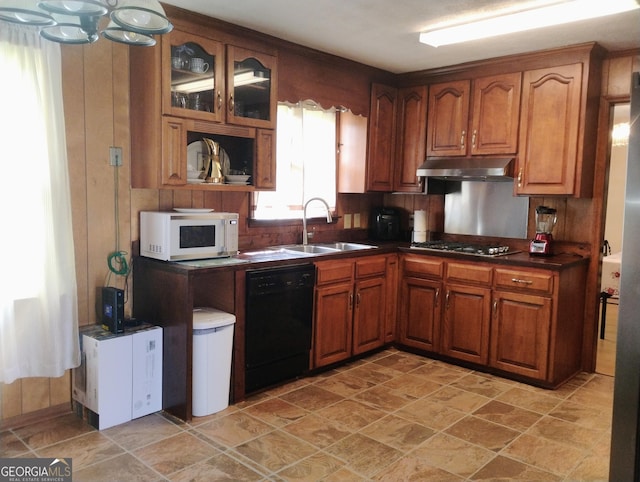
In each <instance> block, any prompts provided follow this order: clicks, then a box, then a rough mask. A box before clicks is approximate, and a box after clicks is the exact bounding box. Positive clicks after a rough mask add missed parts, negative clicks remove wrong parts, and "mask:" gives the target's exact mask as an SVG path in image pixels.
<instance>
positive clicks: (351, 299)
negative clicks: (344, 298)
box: [349, 293, 353, 310]
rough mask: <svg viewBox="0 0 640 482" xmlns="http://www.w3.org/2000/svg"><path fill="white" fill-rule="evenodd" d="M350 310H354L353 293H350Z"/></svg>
mask: <svg viewBox="0 0 640 482" xmlns="http://www.w3.org/2000/svg"><path fill="white" fill-rule="evenodd" d="M349 310H353V293H349Z"/></svg>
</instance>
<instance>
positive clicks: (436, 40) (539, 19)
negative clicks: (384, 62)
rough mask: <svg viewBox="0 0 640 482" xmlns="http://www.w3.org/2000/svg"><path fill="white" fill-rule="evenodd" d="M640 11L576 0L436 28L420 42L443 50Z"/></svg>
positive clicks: (623, 1) (627, 0)
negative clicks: (510, 34) (554, 26)
mask: <svg viewBox="0 0 640 482" xmlns="http://www.w3.org/2000/svg"><path fill="white" fill-rule="evenodd" d="M637 8H640V5H638V2H637V1H636V0H606V1H594V0H573V1H566V2H562V3H554V4H551V5H546V6H544V7H540V8H532V9H528V10H522V11H520V12H515V13H504V14H499V15H497V16H494V17H491V18H484V19H481V20H477V21H473V22H469V23H464V24H459V25H451V26H446V27H442V28H434V29H432V30H427V31H425V32H422V33H421V34H420V42H422V43H424V44H428V45H431V46H433V47H439V46H441V45H450V44H455V43H462V42H468V41H470V40H478V39H482V38H489V37H496V36H498V35H504V34H508V33H515V32H522V31H525V30H531V29H535V28H541V27H549V26H552V25H560V24H564V23H570V22H575V21H578V20H587V19H590V18H596V17H604V16H607V15H613V14H616V13H623V12H628V11H630V10H634V9H637Z"/></svg>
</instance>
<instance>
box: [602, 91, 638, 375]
mask: <svg viewBox="0 0 640 482" xmlns="http://www.w3.org/2000/svg"><path fill="white" fill-rule="evenodd" d="M629 117H630V111H629V104H628V103H621V104H614V106H613V118H612V132H611V139H612V141H611V150H610V153H609V154H610V155H609V182H608V186H607V203H606V213H605V232H604V243H603V254H604V256H603V260H602V265H601V273H602V278H601V286H600V288H601V300H602V301H601V303H600V326H599V327H598V328H599V329H598V334H599V339H598V351H597V355H596V372H597V373H601V374H603V375H610V376H613V375H614V371H615V360H616V338H617V329H618V301H619V292H618V287H619V281H620V257H621V254H622V225H623V219H624V194H625V184H626V177H627V150H628V125H629ZM625 125H626V126H627V128H626V131H625ZM603 325H604V326H603Z"/></svg>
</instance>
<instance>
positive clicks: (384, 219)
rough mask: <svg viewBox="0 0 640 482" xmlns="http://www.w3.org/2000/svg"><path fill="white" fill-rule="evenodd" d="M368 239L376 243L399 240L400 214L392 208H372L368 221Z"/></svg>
mask: <svg viewBox="0 0 640 482" xmlns="http://www.w3.org/2000/svg"><path fill="white" fill-rule="evenodd" d="M369 237H370V238H371V239H374V240H378V241H397V240H399V239H400V212H399V211H398V210H397V209H394V208H385V207H377V208H373V209H372V210H371V219H370V221H369Z"/></svg>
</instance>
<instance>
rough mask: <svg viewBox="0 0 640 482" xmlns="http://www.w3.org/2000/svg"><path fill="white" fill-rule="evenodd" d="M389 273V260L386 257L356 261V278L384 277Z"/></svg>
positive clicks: (372, 257) (373, 257)
mask: <svg viewBox="0 0 640 482" xmlns="http://www.w3.org/2000/svg"><path fill="white" fill-rule="evenodd" d="M386 272H387V258H385V257H384V256H371V257H370V258H361V259H358V260H357V261H356V278H357V279H360V278H368V277H369V276H384V275H385V274H386Z"/></svg>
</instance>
